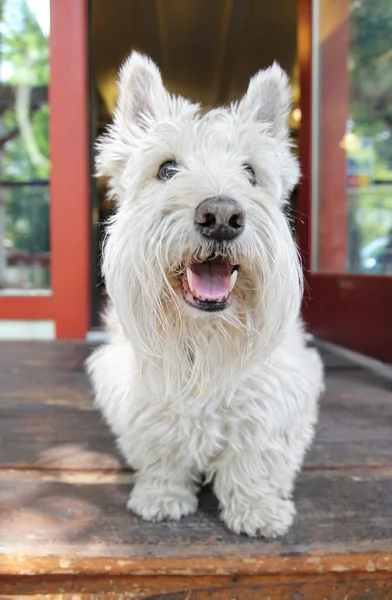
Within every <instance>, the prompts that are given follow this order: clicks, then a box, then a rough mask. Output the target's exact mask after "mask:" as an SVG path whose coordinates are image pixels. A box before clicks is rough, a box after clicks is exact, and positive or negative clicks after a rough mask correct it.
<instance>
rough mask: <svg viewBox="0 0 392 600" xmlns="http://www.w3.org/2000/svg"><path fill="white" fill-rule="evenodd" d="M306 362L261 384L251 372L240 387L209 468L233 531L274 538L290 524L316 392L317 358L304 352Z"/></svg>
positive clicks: (319, 372) (318, 384)
mask: <svg viewBox="0 0 392 600" xmlns="http://www.w3.org/2000/svg"><path fill="white" fill-rule="evenodd" d="M306 361H307V362H306V365H305V366H304V368H303V370H302V371H301V370H300V369H299V368H298V370H297V371H295V370H294V368H291V371H288V370H287V369H286V370H285V371H283V370H280V369H279V368H278V369H275V371H274V373H271V372H270V373H268V374H266V375H265V377H264V378H263V381H261V380H260V379H259V378H258V376H257V374H256V375H255V376H254V377H253V378H252V379H251V380H250V381H248V387H247V386H246V385H244V386H243V388H242V389H241V392H240V394H239V397H238V401H237V404H236V409H235V410H236V412H237V415H238V417H239V420H238V421H236V427H235V429H234V428H232V429H233V431H232V439H230V436H229V437H228V450H227V452H226V453H225V455H224V456H222V457H221V458H220V460H219V462H218V463H217V464H216V465H215V468H214V470H215V480H214V487H215V493H216V495H217V497H218V499H219V501H220V506H221V517H222V520H223V521H224V522H225V523H226V525H227V526H228V527H229V528H230V529H231V530H233V531H235V532H236V533H241V532H244V533H247V534H248V535H250V536H257V535H261V536H265V537H276V536H279V535H282V534H284V533H286V532H287V530H288V528H289V527H290V525H291V523H292V521H293V518H294V515H295V508H294V504H293V502H292V500H291V494H292V490H293V486H294V483H295V478H296V475H297V473H298V472H299V470H300V468H301V466H302V462H303V459H304V455H305V452H306V450H307V448H308V447H309V445H310V443H311V441H312V439H313V435H314V425H315V422H316V419H317V401H318V396H319V394H320V391H321V390H322V367H321V363H320V360H319V358H318V356H317V355H316V354H315V353H314V352H313V351H311V350H309V351H307V352H306ZM305 367H306V369H305ZM306 370H308V371H309V373H307V372H306ZM263 383H264V384H266V385H263ZM274 390H275V391H276V394H275V393H274ZM258 396H259V397H260V398H261V400H258V399H257V397H258ZM241 410H242V411H243V413H244V414H245V416H241Z"/></svg>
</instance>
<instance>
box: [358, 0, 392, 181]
mask: <svg viewBox="0 0 392 600" xmlns="http://www.w3.org/2000/svg"><path fill="white" fill-rule="evenodd" d="M349 69H350V117H351V118H352V120H353V122H354V129H353V131H355V132H356V133H358V134H361V135H364V136H369V137H372V138H373V140H374V143H375V151H376V176H377V177H378V176H380V178H382V179H385V178H387V179H389V180H390V181H391V180H392V2H391V0H351V4H350V56H349Z"/></svg>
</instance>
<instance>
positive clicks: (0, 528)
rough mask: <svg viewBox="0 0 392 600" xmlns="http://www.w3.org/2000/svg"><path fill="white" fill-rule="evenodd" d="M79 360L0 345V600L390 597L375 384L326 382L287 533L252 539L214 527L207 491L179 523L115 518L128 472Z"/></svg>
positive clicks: (382, 420) (350, 375)
mask: <svg viewBox="0 0 392 600" xmlns="http://www.w3.org/2000/svg"><path fill="white" fill-rule="evenodd" d="M5 350H7V351H5ZM88 352H89V348H88V347H87V346H86V345H85V344H81V343H76V344H64V343H50V344H44V343H42V344H31V345H29V344H10V345H8V344H7V346H5V344H0V355H1V357H2V360H1V361H0V380H1V384H2V385H1V391H0V600H3V599H6V598H9V599H11V598H12V599H16V598H18V599H23V598H26V599H27V598H29V599H31V600H33V599H34V600H38V599H43V598H45V599H49V600H55V599H59V600H60V599H61V600H76V598H77V599H81V600H87V599H88V600H90V599H95V598H98V599H100V598H105V599H106V600H112V599H113V600H114V599H120V598H121V599H123V598H125V599H127V598H132V599H134V598H140V599H142V598H143V599H147V598H148V599H159V598H163V599H165V600H170V599H173V600H174V599H175V600H199V599H200V600H204V599H206V598H212V599H217V600H233V599H238V600H240V599H241V600H248V599H249V600H250V599H251V600H258V599H259V598H260V600H267V598H270V599H271V600H278V599H279V600H280V599H283V600H286V599H287V600H289V599H290V600H318V599H320V600H321V599H327V600H344V599H346V598H347V600H351V599H355V600H367V599H369V600H387V599H388V598H390V599H392V500H391V499H392V393H391V390H390V388H389V387H388V386H387V385H385V384H384V383H383V382H381V381H380V380H378V379H377V378H375V377H373V376H372V375H370V374H368V373H365V372H363V371H360V370H358V369H351V368H348V367H344V368H341V367H340V368H331V369H330V370H329V371H328V377H327V391H326V394H325V396H324V398H323V400H322V403H321V418H320V423H319V426H318V432H317V436H316V440H315V443H314V445H313V448H312V450H311V452H310V453H309V455H308V457H307V460H306V467H305V469H304V470H303V472H302V474H301V476H300V478H299V480H298V483H297V486H296V490H295V499H296V505H297V517H296V520H295V523H294V526H293V528H292V529H291V531H290V532H289V533H288V534H287V535H286V536H285V537H283V538H282V539H280V540H278V541H277V540H275V541H266V540H263V539H256V540H255V539H249V538H247V537H245V536H236V535H234V534H232V533H230V532H229V531H227V530H226V529H225V527H224V526H223V525H222V523H221V522H220V521H219V518H218V506H217V501H216V499H215V497H214V495H213V494H212V491H211V489H210V488H209V487H205V488H203V489H202V492H201V494H200V504H199V510H198V512H197V514H196V515H193V516H192V517H189V518H187V519H184V520H182V521H180V522H179V523H170V522H164V523H160V524H153V523H145V522H142V521H141V520H140V519H138V518H137V517H135V516H134V515H132V514H131V513H129V512H128V511H127V510H126V508H125V505H126V500H127V496H128V494H129V492H130V490H131V486H132V473H131V472H130V471H129V470H128V469H127V467H126V465H125V464H124V463H123V461H122V460H121V458H120V457H119V456H118V454H117V452H116V449H115V445H114V443H113V439H112V437H111V435H110V433H109V432H108V430H107V428H106V426H105V425H104V424H103V422H102V420H101V418H100V416H99V415H98V414H97V413H96V412H95V410H94V407H93V402H92V397H91V393H90V390H89V386H88V383H87V380H86V377H85V375H84V372H83V369H82V364H83V361H84V359H85V357H86V356H87V354H88ZM3 356H4V357H5V359H4V360H3ZM29 382H30V385H29ZM3 384H4V385H3Z"/></svg>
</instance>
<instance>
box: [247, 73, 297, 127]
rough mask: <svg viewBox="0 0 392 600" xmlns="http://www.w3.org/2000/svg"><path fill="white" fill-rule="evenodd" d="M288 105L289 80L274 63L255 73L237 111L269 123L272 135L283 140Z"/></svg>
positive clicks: (289, 105) (286, 125)
mask: <svg viewBox="0 0 392 600" xmlns="http://www.w3.org/2000/svg"><path fill="white" fill-rule="evenodd" d="M290 108H291V89H290V82H289V79H288V77H287V75H286V73H285V72H284V71H283V69H282V68H281V67H280V66H279V65H278V63H277V62H274V64H273V65H272V66H271V67H269V68H268V69H265V70H263V71H259V72H258V73H256V75H254V76H253V77H252V78H251V80H250V82H249V87H248V90H247V92H246V94H245V96H244V97H243V98H242V100H241V102H240V104H239V106H238V112H239V114H241V115H244V116H246V118H247V119H249V118H253V119H256V120H257V121H262V122H265V123H269V124H270V126H271V129H272V134H273V135H274V136H275V137H277V138H279V139H283V138H285V137H286V135H287V134H288V117H289V114H290Z"/></svg>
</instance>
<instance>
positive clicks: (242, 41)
mask: <svg viewBox="0 0 392 600" xmlns="http://www.w3.org/2000/svg"><path fill="white" fill-rule="evenodd" d="M90 22H91V61H92V64H91V74H92V86H91V94H92V104H93V111H92V114H93V115H94V117H93V123H92V132H93V133H92V138H96V137H97V136H98V135H99V133H100V132H102V130H103V129H104V128H105V126H106V125H107V124H108V123H109V122H110V120H111V116H112V111H113V109H114V107H115V103H116V97H117V86H116V76H117V72H118V68H119V66H120V65H121V63H122V62H123V61H124V60H125V58H126V57H127V56H128V55H129V53H130V52H131V50H132V49H136V50H138V51H140V52H143V53H145V54H148V55H149V56H150V57H151V58H152V59H153V60H154V61H155V62H156V63H157V64H158V65H159V67H160V69H161V71H162V76H163V81H164V83H165V85H166V86H167V88H168V89H169V91H170V92H172V93H175V94H180V95H183V96H185V97H188V98H190V99H191V100H193V101H196V102H200V103H201V104H202V105H203V107H205V108H212V107H214V106H219V105H224V104H228V103H230V102H231V101H232V100H235V99H237V98H240V97H241V96H242V95H243V94H244V93H245V91H246V89H247V86H248V83H249V78H250V77H251V76H252V75H253V74H254V73H256V72H257V71H258V70H259V69H262V68H265V67H268V66H269V65H271V64H272V63H273V61H274V60H277V61H278V62H279V63H280V65H281V66H282V67H283V68H284V69H285V71H286V72H287V73H288V74H289V76H290V78H291V81H292V96H293V113H292V116H291V122H290V125H291V128H292V135H293V138H294V141H296V138H297V134H298V127H299V121H300V111H299V101H300V97H299V72H298V60H297V3H296V2H293V1H292V0H280V2H277V3H267V2H264V3H261V2H259V1H258V0H215V1H214V2H211V1H210V0H188V1H187V2H184V1H183V0H164V1H162V0H112V1H111V2H107V0H93V1H92V3H91V16H90ZM92 189H93V194H92V208H93V210H92V214H93V225H92V228H93V235H92V256H93V265H92V272H93V285H92V297H93V301H92V324H93V326H95V327H97V326H99V324H100V319H99V312H100V309H101V308H102V305H103V304H104V300H105V294H104V286H103V284H102V281H101V279H100V275H99V263H100V248H101V243H102V236H103V231H104V222H105V220H106V219H107V217H108V215H110V214H111V212H112V210H113V209H114V207H113V206H112V205H111V204H110V202H108V200H107V199H106V195H105V183H104V182H103V181H98V182H97V183H94V184H93V188H92ZM296 205H297V191H295V193H294V194H293V198H292V207H293V215H295V214H296V212H295V208H296Z"/></svg>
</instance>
